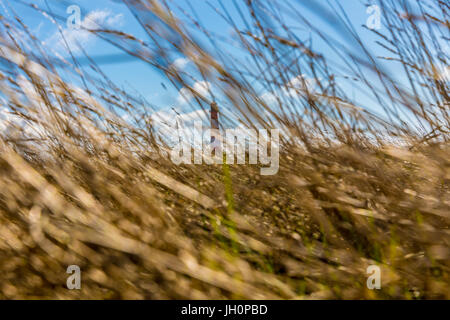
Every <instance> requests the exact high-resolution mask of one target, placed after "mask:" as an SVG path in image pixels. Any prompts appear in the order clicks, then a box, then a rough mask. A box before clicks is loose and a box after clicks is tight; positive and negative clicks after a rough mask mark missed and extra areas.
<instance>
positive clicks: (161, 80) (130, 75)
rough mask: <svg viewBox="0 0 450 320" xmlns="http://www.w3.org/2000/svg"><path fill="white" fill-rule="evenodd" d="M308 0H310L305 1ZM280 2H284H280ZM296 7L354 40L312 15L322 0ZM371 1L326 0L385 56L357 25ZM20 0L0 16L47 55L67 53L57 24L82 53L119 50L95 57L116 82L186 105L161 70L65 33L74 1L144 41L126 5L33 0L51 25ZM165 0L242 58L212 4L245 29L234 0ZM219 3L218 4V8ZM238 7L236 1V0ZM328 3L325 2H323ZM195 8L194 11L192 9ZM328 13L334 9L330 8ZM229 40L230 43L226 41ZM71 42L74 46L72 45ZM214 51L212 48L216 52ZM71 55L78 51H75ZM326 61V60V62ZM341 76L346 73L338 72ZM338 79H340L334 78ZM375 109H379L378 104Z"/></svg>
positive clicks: (86, 14) (89, 15) (329, 54)
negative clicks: (16, 20) (24, 30)
mask: <svg viewBox="0 0 450 320" xmlns="http://www.w3.org/2000/svg"><path fill="white" fill-rule="evenodd" d="M308 1H309V0H308ZM282 2H283V1H282ZM289 2H290V3H292V5H293V6H295V7H296V8H297V9H298V10H299V11H301V13H302V14H304V15H305V17H306V19H307V20H308V22H309V23H311V25H312V26H314V27H315V28H317V29H318V30H320V31H321V32H323V33H324V34H325V35H329V36H330V38H333V37H334V38H336V39H339V40H341V41H342V42H343V43H347V44H348V46H349V47H352V46H354V44H350V43H349V39H348V36H344V37H343V36H342V32H340V31H339V28H338V23H337V22H334V21H333V20H332V19H331V16H330V17H328V19H324V18H323V17H322V16H320V15H318V14H317V8H315V7H314V5H313V4H314V3H319V4H321V5H324V7H327V5H326V2H327V1H312V0H311V1H309V2H305V1H300V0H299V1H295V0H292V1H289ZM372 2H373V1H359V0H330V1H329V3H331V4H332V5H333V6H334V8H335V9H336V8H337V4H339V5H341V6H342V8H343V10H344V11H345V13H346V14H347V15H348V18H349V20H350V22H351V23H352V25H353V26H354V27H355V31H356V32H357V33H358V34H359V35H360V36H361V38H362V39H363V41H364V44H365V45H366V46H367V47H368V48H369V49H370V50H372V51H373V53H374V55H375V56H377V55H384V54H385V53H386V52H385V51H384V50H383V49H380V47H379V46H378V45H376V42H375V41H376V40H377V38H376V37H375V36H374V35H373V33H372V32H370V31H369V30H367V29H365V28H363V27H362V26H363V25H364V24H366V21H367V19H368V17H369V14H367V12H366V9H367V6H368V5H370V4H372ZM23 3H30V2H29V1H27V0H23ZM23 3H21V1H14V0H9V1H6V2H2V5H1V6H0V13H1V14H2V15H4V16H5V17H8V16H11V15H13V11H15V12H16V13H17V14H18V15H19V16H20V17H21V18H22V19H23V21H24V22H25V24H27V25H28V26H29V28H30V30H32V32H33V33H34V34H35V35H36V36H37V38H38V39H39V40H40V41H42V42H43V43H45V45H46V46H47V47H48V48H49V50H50V51H51V52H50V54H51V55H62V56H67V52H66V51H65V49H64V45H63V43H62V40H61V36H60V33H59V32H58V26H57V25H56V24H58V25H59V28H60V30H61V32H63V33H64V34H65V36H66V38H68V40H69V41H72V40H73V42H75V41H78V42H80V43H82V45H83V48H84V49H85V50H86V51H87V53H88V54H89V55H90V56H92V57H105V56H115V55H119V54H120V55H121V56H122V57H124V58H123V59H122V58H121V59H114V62H115V63H108V61H109V62H111V60H112V59H109V60H108V59H106V60H107V61H106V60H105V59H98V60H97V61H98V62H100V63H101V67H102V69H103V71H104V72H105V73H106V74H107V75H108V76H109V77H110V78H111V79H112V80H113V81H114V82H115V83H116V84H117V85H119V86H121V87H123V88H125V89H126V90H127V91H130V90H132V91H134V90H136V92H137V93H139V94H140V95H142V96H143V97H145V98H146V99H147V100H148V101H149V102H151V103H152V104H154V105H156V106H157V108H158V109H160V110H170V109H171V108H172V107H175V108H177V109H179V110H182V109H183V104H185V103H186V102H185V99H183V97H182V96H180V92H179V91H178V89H177V88H174V87H172V86H171V85H170V82H169V81H167V79H166V78H165V76H164V75H163V74H161V73H160V72H159V71H157V70H156V69H154V68H152V67H151V66H149V65H147V64H145V63H143V62H140V61H138V60H136V59H128V58H126V56H124V54H123V53H122V52H121V51H119V50H118V49H117V48H114V47H113V46H112V45H110V44H108V43H106V42H105V41H103V40H101V39H98V38H96V37H95V36H93V35H91V34H89V33H87V32H84V33H83V32H78V33H75V34H73V33H70V32H69V30H67V26H66V20H67V18H68V17H69V16H70V14H69V13H67V12H66V10H67V8H68V7H69V6H70V5H78V6H79V7H80V8H81V20H82V23H88V24H89V23H90V22H92V21H94V22H95V23H97V22H98V23H99V24H101V25H105V26H107V27H110V28H114V29H116V30H120V31H123V32H126V33H129V34H132V35H134V36H136V37H137V38H140V39H142V40H144V41H146V40H147V39H148V38H147V35H146V34H145V32H144V31H143V29H142V27H141V26H140V25H139V23H138V22H137V21H136V19H135V17H134V16H133V15H132V13H131V12H130V11H129V10H128V8H127V7H126V6H125V5H124V4H123V3H121V2H120V1H111V0H95V1H92V0H71V1H61V0H47V1H45V0H36V1H33V2H32V3H34V4H36V5H37V6H38V7H40V8H43V9H45V10H48V11H51V12H52V14H54V15H55V16H57V17H59V19H57V20H56V24H55V23H53V22H52V21H51V19H48V18H47V17H45V16H44V15H42V14H40V13H38V12H37V11H36V10H34V9H31V8H29V7H27V6H26V5H24V4H23ZM168 3H169V5H170V6H171V8H172V10H173V12H174V13H175V15H176V16H178V17H180V19H182V20H184V21H186V22H188V25H189V21H188V19H187V18H186V16H185V15H184V14H183V10H184V11H185V12H187V13H188V14H189V15H191V16H194V17H196V18H198V20H199V22H200V23H201V25H202V26H203V27H204V28H205V29H206V30H208V32H211V34H213V35H214V36H215V37H216V38H217V39H219V37H220V38H223V39H224V42H222V41H221V40H219V43H220V45H221V46H222V45H223V48H226V50H228V51H227V52H230V53H231V54H232V55H234V56H236V57H238V58H239V59H243V60H245V59H246V58H247V57H246V54H245V53H242V52H241V51H240V50H239V49H238V48H236V47H233V45H232V43H233V36H232V33H231V31H232V29H231V28H230V26H229V25H228V24H227V22H225V21H224V19H222V18H221V17H220V15H219V14H217V12H216V11H215V10H216V9H217V10H219V11H222V9H223V7H225V8H226V9H227V10H229V11H230V14H231V16H232V17H233V19H236V21H237V22H238V24H240V25H239V27H240V28H241V27H242V28H243V29H244V28H245V25H244V24H243V23H242V20H241V19H240V17H239V13H238V12H237V11H236V9H235V3H239V1H233V0H225V1H222V2H220V1H218V0H211V1H206V0H191V1H185V0H169V1H168ZM299 3H303V4H307V5H299ZM222 6H223V7H222ZM238 6H239V4H238ZM327 8H329V7H327ZM193 10H194V11H195V13H194V11H193ZM329 10H330V12H331V13H332V14H333V9H329ZM286 25H296V21H295V20H294V19H293V18H291V17H288V16H286ZM295 32H296V35H297V36H298V37H299V38H300V39H302V40H307V39H308V38H309V37H310V35H311V33H312V32H311V30H308V28H302V29H298V30H295ZM194 35H195V36H196V37H197V39H198V40H199V41H200V42H201V43H202V44H204V46H205V47H206V48H208V49H209V50H211V52H213V53H214V52H216V53H217V52H221V49H219V50H217V49H218V47H214V46H213V45H211V43H209V41H208V40H207V39H206V38H205V37H204V35H202V34H201V33H195V32H194ZM313 42H314V49H315V50H316V51H317V52H321V53H322V54H324V55H325V57H326V58H328V59H331V60H336V61H338V60H339V59H338V56H337V55H336V53H335V52H334V51H333V50H331V49H330V48H329V47H328V46H327V45H326V44H325V43H324V42H323V41H321V40H320V39H319V38H313ZM226 43H229V44H226ZM71 47H74V46H71ZM215 50H217V51H215ZM354 50H355V51H357V50H358V48H357V47H356V46H354ZM75 54H77V52H76V50H75ZM331 60H330V61H331ZM173 63H175V64H176V65H178V66H179V67H180V68H183V69H185V70H189V62H188V60H186V59H184V58H183V57H179V58H178V59H176V57H174V61H173ZM390 66H391V67H390V69H389V71H391V72H392V73H393V74H400V73H399V72H398V70H400V69H399V67H398V66H396V65H395V63H391V64H390ZM343 76H345V75H343ZM338 81H339V79H338ZM201 85H202V83H199V84H198V86H197V87H198V88H199V89H202V88H201ZM341 85H343V87H344V89H345V90H346V91H347V94H348V95H349V96H350V97H352V96H353V97H355V99H358V100H359V101H360V102H361V103H363V104H365V105H366V106H367V107H371V108H373V109H374V110H377V106H376V103H374V102H373V101H372V100H370V99H369V98H368V97H366V96H364V95H363V94H361V93H359V91H358V90H357V89H355V87H353V84H352V82H351V81H347V80H345V81H344V80H341ZM260 94H261V95H263V94H264V90H263V89H262V88H261V92H260ZM377 111H380V110H379V109H378V110H377Z"/></svg>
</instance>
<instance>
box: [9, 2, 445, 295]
mask: <svg viewBox="0 0 450 320" xmlns="http://www.w3.org/2000/svg"><path fill="white" fill-rule="evenodd" d="M411 2H414V3H415V4H416V5H419V8H421V10H423V11H422V12H420V15H419V16H417V13H416V14H415V16H413V15H412V14H410V15H409V16H408V17H406V16H405V15H403V16H400V15H399V14H398V13H399V12H405V11H406V12H408V7H406V6H405V4H406V3H409V2H407V1H388V0H382V1H380V3H379V4H380V6H382V8H383V12H384V14H385V21H386V23H387V24H388V25H387V27H385V28H384V30H387V31H386V32H385V33H382V32H380V33H379V34H378V36H379V39H380V45H383V46H385V47H386V48H389V52H390V56H388V57H385V58H388V59H390V60H394V61H391V63H398V64H399V65H400V66H402V67H403V68H404V72H405V74H408V75H409V77H408V80H406V81H403V82H398V81H396V80H395V79H394V78H393V77H391V76H390V75H389V72H388V70H386V69H385V66H386V64H382V63H381V62H380V61H381V58H377V57H373V56H372V55H371V53H370V51H369V50H368V49H366V48H365V47H364V43H363V41H361V39H359V38H358V37H357V36H355V35H354V34H353V33H352V32H351V29H349V28H348V27H349V25H348V24H347V22H346V20H345V17H344V16H343V15H337V14H335V15H334V16H333V17H334V20H332V23H334V24H335V26H336V29H337V30H339V32H341V33H342V35H343V38H345V39H347V43H345V42H344V43H343V42H340V41H341V40H339V39H333V38H330V37H325V36H324V38H323V40H324V41H326V42H328V43H329V45H330V46H333V47H334V48H335V50H336V51H337V52H339V53H340V54H341V55H342V57H343V58H342V61H340V62H341V64H338V63H335V62H333V61H328V60H327V59H325V58H324V57H323V56H322V55H321V54H320V53H319V52H313V49H312V47H309V46H308V44H307V43H304V42H302V41H301V40H300V39H298V37H297V36H296V35H295V33H294V32H293V31H292V30H294V29H293V28H291V26H286V25H284V22H283V21H284V20H283V19H281V18H280V15H281V14H287V15H295V17H296V21H298V23H299V24H301V25H302V26H303V27H308V28H310V29H311V30H312V32H313V33H315V34H317V35H318V36H319V37H320V36H322V35H321V34H320V30H316V29H315V27H314V26H310V25H308V24H309V23H308V21H307V20H304V19H303V17H302V14H301V12H298V11H296V9H295V7H292V8H290V7H289V6H290V4H289V3H288V2H284V1H283V2H281V1H280V2H279V3H278V4H276V3H274V2H272V1H248V2H246V3H245V5H244V3H242V5H241V6H240V7H239V10H242V11H245V12H244V13H245V14H244V16H245V17H246V19H247V20H248V28H249V29H248V30H242V29H240V28H239V27H238V25H237V24H236V23H235V22H234V21H233V20H232V18H231V17H230V16H227V14H226V10H225V8H221V13H222V14H223V16H224V17H225V19H227V21H228V22H229V24H230V26H231V27H233V28H234V30H235V31H236V35H237V38H236V39H237V40H236V41H238V42H239V44H240V45H241V46H242V47H243V48H244V49H245V50H246V51H247V53H249V54H251V58H252V59H253V63H254V65H256V66H258V67H257V68H256V69H253V70H247V65H246V64H245V63H242V61H241V62H239V60H234V59H233V58H231V56H232V55H229V56H225V55H218V54H217V52H216V53H214V52H208V51H207V50H206V49H205V48H203V47H202V46H201V45H200V44H199V43H198V42H196V41H195V40H194V38H193V37H192V36H191V35H190V33H189V30H188V29H187V28H186V27H185V25H183V24H182V23H181V21H180V20H178V19H175V18H174V17H173V16H172V15H170V14H169V13H168V12H169V11H168V10H167V6H168V4H166V3H165V2H162V3H159V4H158V3H157V2H156V1H126V3H127V5H128V6H129V8H130V10H132V12H133V13H134V14H135V16H136V17H137V19H138V20H139V22H140V23H141V24H142V26H143V28H144V29H145V30H146V31H147V33H148V35H149V40H148V41H150V42H149V43H143V42H142V41H138V40H137V39H136V38H134V37H133V36H132V35H128V34H124V33H121V32H118V31H114V30H90V32H92V33H95V34H97V35H98V36H99V37H101V38H103V39H105V40H107V41H109V42H111V43H112V44H114V45H116V46H117V47H119V48H121V49H122V50H123V51H125V52H127V53H128V54H130V55H133V56H135V57H136V59H141V60H143V61H145V62H147V63H149V64H151V65H153V66H155V67H156V68H159V69H160V70H161V71H162V72H164V73H165V75H166V76H167V78H168V79H169V80H170V81H172V83H173V84H174V85H175V86H177V87H179V88H181V87H191V88H192V83H193V81H192V79H191V77H192V74H185V73H183V72H180V71H177V70H175V69H173V68H172V67H170V63H169V61H170V58H171V56H169V54H168V52H170V53H174V52H175V53H177V54H182V55H183V56H186V57H188V58H190V59H191V61H193V63H194V65H195V67H196V69H197V74H199V75H200V76H201V77H200V78H199V79H196V80H207V81H209V82H211V83H212V84H214V88H215V91H214V94H215V95H216V97H220V98H217V99H220V101H219V104H220V106H221V107H223V108H226V109H227V110H228V111H229V114H230V117H228V119H226V118H225V116H223V115H222V119H221V121H222V123H223V124H226V125H228V126H232V125H236V124H237V120H236V119H240V120H239V121H240V122H241V123H242V124H244V125H247V126H251V127H263V128H268V129H270V128H281V129H282V130H283V133H284V134H283V137H282V148H281V150H280V171H279V173H278V174H277V175H275V176H268V177H266V176H260V175H259V170H258V168H257V167H256V166H248V165H245V166H242V165H240V166H228V165H224V166H219V165H216V166H206V165H205V166H203V165H192V166H189V165H187V166H175V165H174V164H173V163H172V162H171V161H170V159H169V158H168V157H167V154H166V152H165V151H164V150H166V149H167V146H166V145H165V143H164V141H165V140H164V137H161V136H160V134H159V133H158V131H157V130H156V129H155V127H153V126H152V123H151V122H150V121H149V117H148V115H149V114H150V113H151V112H152V110H151V108H149V107H148V106H146V105H145V103H143V101H141V100H140V99H137V98H133V97H132V96H131V95H130V94H129V93H127V92H123V91H122V90H121V89H119V88H117V87H115V86H114V84H112V82H111V81H109V79H107V77H106V76H105V75H103V74H102V73H101V71H100V69H99V68H98V66H96V65H95V64H94V63H93V62H92V64H91V66H90V67H91V70H90V72H84V71H80V73H79V74H77V73H76V72H75V73H73V72H72V73H71V71H70V70H71V68H72V66H73V65H75V66H76V65H77V61H72V62H71V63H68V64H64V63H63V62H61V61H59V62H58V63H60V67H59V68H55V66H56V64H57V62H56V61H55V60H51V59H50V58H49V57H48V56H47V55H46V54H45V50H43V48H42V46H41V44H40V43H39V42H38V41H37V40H36V39H35V38H33V37H32V35H31V34H30V33H29V31H28V29H27V27H26V26H25V25H23V24H22V23H21V20H20V18H18V17H17V20H11V18H8V17H0V18H1V19H0V23H1V26H0V82H1V84H0V97H1V98H2V99H3V100H4V101H5V104H6V106H7V107H8V110H9V112H10V114H9V120H10V121H9V122H8V121H6V120H5V121H4V122H3V124H5V125H4V126H3V127H6V126H7V127H8V129H7V130H6V129H4V130H3V131H1V134H0V176H1V179H0V274H1V276H0V298H8V299H11V298H14V299H19V298H25V299H34V298H56V299H73V298H88V299H107V298H119V299H130V298H139V299H141V298H145V299H178V298H189V299H229V298H231V299H234V298H244V299H280V298H281V299H295V298H299V299H315V298H326V299H330V298H337V299H360V298H366V299H376V298H396V299H399V298H400V299H405V298H406V299H409V298H424V299H430V298H445V299H448V298H449V297H450V290H449V286H448V284H449V283H450V281H449V267H450V264H449V262H450V254H449V241H450V231H449V229H448V227H449V220H450V210H449V208H450V197H449V195H450V190H449V181H450V161H449V159H450V146H449V144H448V141H449V121H450V117H449V113H448V111H449V109H448V103H449V97H448V92H449V90H448V89H449V88H448V82H446V81H445V80H443V79H442V77H441V76H440V74H441V71H442V69H441V68H442V66H446V65H448V59H449V56H448V52H445V50H444V49H442V48H441V46H442V43H443V42H445V41H448V39H449V38H448V31H449V22H448V20H447V19H448V10H449V7H448V4H446V3H445V2H444V1H439V0H434V1H429V2H430V3H432V6H430V7H426V6H425V5H421V4H420V1H417V2H416V1H411ZM308 3H309V4H306V6H310V5H311V3H313V2H308ZM319 9H320V10H323V11H320V12H322V13H323V15H324V16H325V17H327V18H330V16H327V15H326V14H327V12H326V11H325V10H326V9H325V8H315V10H317V11H319ZM36 10H37V11H39V12H44V11H45V8H36ZM49 14H50V13H49ZM419 17H420V19H419ZM198 28H199V30H200V31H202V29H201V26H200V25H199V26H198ZM274 30H279V31H277V33H276V34H275V33H274V32H275V31H274ZM19 32H20V34H21V35H22V36H23V37H25V38H26V39H28V41H24V40H22V41H20V40H18V38H16V37H15V35H17V34H19ZM207 36H209V37H210V38H211V39H212V40H213V41H214V40H217V39H216V38H215V35H211V34H207ZM25 38H22V39H25ZM217 41H218V40H217ZM25 42H26V45H24V43H25ZM425 43H426V45H425ZM348 48H352V50H350V49H348ZM33 53H39V54H33ZM213 57H215V58H213ZM330 65H332V66H333V68H330V67H329V66H330ZM336 68H341V71H342V72H344V71H345V72H346V74H347V75H348V76H349V77H351V78H354V79H357V80H358V83H359V84H358V86H357V88H358V90H360V91H361V92H365V93H366V94H367V95H369V94H372V95H373V96H375V97H378V99H379V100H378V103H379V106H380V110H381V109H383V110H384V113H383V115H382V116H381V115H380V114H376V113H375V112H373V111H372V112H371V111H369V110H368V108H367V107H366V106H364V105H358V103H357V102H356V101H352V99H350V98H349V97H348V96H347V95H346V94H345V90H344V89H343V86H342V85H341V84H342V83H343V81H344V80H342V79H341V80H339V78H337V77H336V74H335V72H336ZM303 73H308V74H312V75H314V77H315V81H316V83H317V88H316V89H315V91H314V92H313V91H312V90H310V88H308V85H307V84H305V83H304V84H303V85H302V86H301V87H300V88H299V87H294V88H287V89H291V90H292V91H288V92H290V93H288V94H286V92H282V91H281V88H283V86H284V87H286V84H287V83H288V82H289V79H292V77H294V76H296V75H299V74H303ZM67 74H75V75H73V76H70V75H69V76H67ZM369 75H371V76H369ZM373 78H376V79H378V80H377V81H373ZM80 79H81V80H80ZM75 83H78V85H75ZM255 83H257V85H256V84H255ZM189 85H191V86H189ZM258 86H262V87H263V88H264V89H265V90H266V91H271V92H273V93H274V96H275V98H276V101H277V102H276V105H277V106H276V107H274V106H273V105H272V106H271V107H269V106H268V105H267V104H266V102H265V101H264V100H262V99H261V98H260V96H259V94H258V90H257V89H256V87H258ZM192 93H193V95H194V96H195V99H194V100H193V101H194V102H193V103H192V104H193V105H192V108H194V109H195V108H199V107H205V106H208V105H209V103H210V101H209V100H208V97H204V96H202V95H201V94H200V93H199V92H195V90H193V92H192ZM118 110H121V111H120V112H122V113H126V114H128V115H129V116H130V118H131V119H134V120H133V121H131V122H125V121H123V120H122V118H121V117H119V116H118V113H117V111H118ZM19 119H20V121H23V123H22V124H18V120H19ZM24 128H27V130H24ZM72 264H77V265H79V266H80V267H81V269H82V290H67V289H66V287H65V283H66V277H67V276H68V275H67V274H66V272H65V271H66V268H67V266H68V265H72ZM371 264H377V265H379V266H380V267H381V270H382V288H381V290H368V289H367V287H366V279H367V275H366V268H367V266H368V265H371Z"/></svg>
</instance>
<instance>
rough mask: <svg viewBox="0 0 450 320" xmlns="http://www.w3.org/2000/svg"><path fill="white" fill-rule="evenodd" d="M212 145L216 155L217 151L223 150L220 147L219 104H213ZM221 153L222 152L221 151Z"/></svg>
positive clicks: (211, 117)
mask: <svg viewBox="0 0 450 320" xmlns="http://www.w3.org/2000/svg"><path fill="white" fill-rule="evenodd" d="M210 120H211V125H210V126H211V145H212V147H213V150H214V154H215V153H216V151H219V150H220V149H221V146H220V136H219V135H220V132H219V108H218V107H217V103H215V102H212V103H211V116H210ZM219 152H220V151H219Z"/></svg>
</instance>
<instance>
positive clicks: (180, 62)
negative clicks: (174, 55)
mask: <svg viewBox="0 0 450 320" xmlns="http://www.w3.org/2000/svg"><path fill="white" fill-rule="evenodd" d="M188 64H189V59H187V58H178V59H176V60H175V61H174V62H173V63H172V64H171V67H173V68H175V69H177V70H183V69H184V68H185V67H186V66H187V65H188Z"/></svg>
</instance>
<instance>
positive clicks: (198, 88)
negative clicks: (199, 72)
mask: <svg viewBox="0 0 450 320" xmlns="http://www.w3.org/2000/svg"><path fill="white" fill-rule="evenodd" d="M192 89H193V90H194V92H197V93H198V94H199V95H201V96H203V97H205V98H210V97H211V95H210V94H209V92H210V91H211V84H210V83H209V82H208V81H197V82H196V83H194V85H193V86H192ZM193 98H194V97H193V95H192V93H191V91H190V90H189V89H187V88H181V90H180V91H179V94H178V98H177V101H178V102H179V103H181V104H183V103H188V102H189V101H191V100H192V99H193Z"/></svg>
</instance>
